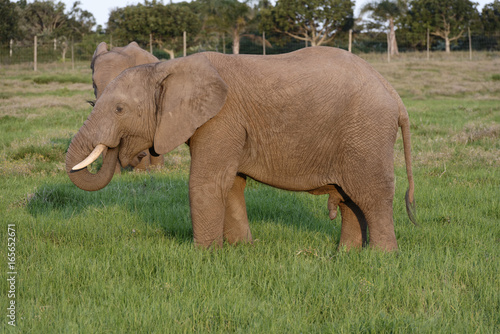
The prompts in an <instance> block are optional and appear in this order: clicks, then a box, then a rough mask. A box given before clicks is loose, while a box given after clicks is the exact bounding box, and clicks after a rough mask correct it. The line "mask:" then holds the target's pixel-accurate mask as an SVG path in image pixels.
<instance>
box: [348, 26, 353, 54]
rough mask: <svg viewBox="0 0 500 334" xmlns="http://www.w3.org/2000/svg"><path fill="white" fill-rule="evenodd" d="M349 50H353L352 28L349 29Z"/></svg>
mask: <svg viewBox="0 0 500 334" xmlns="http://www.w3.org/2000/svg"><path fill="white" fill-rule="evenodd" d="M348 49H349V52H352V29H349V48H348Z"/></svg>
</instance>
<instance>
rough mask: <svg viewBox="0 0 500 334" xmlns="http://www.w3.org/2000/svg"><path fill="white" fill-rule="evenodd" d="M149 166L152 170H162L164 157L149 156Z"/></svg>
mask: <svg viewBox="0 0 500 334" xmlns="http://www.w3.org/2000/svg"><path fill="white" fill-rule="evenodd" d="M149 159H150V165H151V166H152V167H154V168H162V167H163V166H164V165H165V157H164V156H163V155H160V156H158V157H154V156H152V155H151V156H150V158H149Z"/></svg>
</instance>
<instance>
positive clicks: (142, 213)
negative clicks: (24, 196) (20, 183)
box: [27, 173, 336, 242]
mask: <svg viewBox="0 0 500 334" xmlns="http://www.w3.org/2000/svg"><path fill="white" fill-rule="evenodd" d="M245 196H246V202H247V210H248V216H249V220H250V227H251V228H252V225H254V224H258V223H266V224H267V223H272V224H279V225H283V226H286V227H291V228H293V229H296V230H305V231H310V232H320V233H327V234H328V235H330V236H332V235H334V234H335V230H336V227H335V225H336V224H335V223H333V222H331V221H330V220H329V219H328V211H327V210H326V197H325V200H324V201H322V200H320V201H321V203H322V204H324V208H323V207H322V206H323V205H321V208H320V209H318V205H317V204H315V203H317V200H315V199H312V198H313V197H315V198H317V196H313V195H308V194H307V195H305V194H299V193H292V192H287V191H282V190H278V189H274V188H271V187H269V186H264V185H261V184H258V183H256V182H253V181H251V182H249V187H247V190H246V194H245ZM315 201H316V202H315ZM323 202H324V203H323ZM116 207H118V208H119V209H118V210H119V211H120V212H124V213H128V214H129V216H130V215H133V216H135V217H139V219H140V221H142V222H144V223H146V224H148V226H150V227H152V228H153V229H160V230H161V231H162V233H164V235H166V236H169V237H172V238H175V239H177V240H178V241H179V242H192V227H191V217H190V210H189V195H188V181H187V178H186V177H182V176H175V175H165V174H154V173H152V174H136V173H128V174H125V175H124V176H123V175H122V176H119V177H116V176H115V177H114V179H113V180H112V181H111V183H110V184H109V185H108V186H107V187H105V188H104V189H102V190H99V191H96V192H86V191H83V190H80V189H78V188H77V187H76V186H74V185H73V184H72V183H70V182H69V181H68V182H64V183H52V184H45V185H43V186H41V187H40V188H38V190H37V191H36V193H35V194H33V195H32V196H31V198H30V199H29V201H28V203H27V210H28V212H29V213H30V214H31V215H32V216H34V217H41V216H49V215H51V216H54V217H60V219H66V220H69V219H71V218H73V217H75V216H77V215H82V216H88V219H92V215H93V214H95V212H100V214H104V215H109V220H110V221H112V220H113V219H115V217H113V210H115V212H116ZM110 208H115V209H110ZM106 209H110V210H109V213H106ZM125 215H126V214H125Z"/></svg>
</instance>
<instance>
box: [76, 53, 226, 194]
mask: <svg viewBox="0 0 500 334" xmlns="http://www.w3.org/2000/svg"><path fill="white" fill-rule="evenodd" d="M226 95H227V86H226V84H225V82H224V81H223V80H222V78H221V77H220V76H219V73H218V72H217V70H216V69H215V68H214V67H213V66H212V64H211V63H210V61H209V60H208V59H207V58H206V57H205V56H204V55H203V54H196V55H192V56H189V57H185V58H180V59H175V60H170V61H168V62H160V63H156V64H147V65H142V66H137V67H134V68H131V69H128V70H125V71H123V72H122V73H121V74H120V75H119V76H118V77H117V78H116V79H114V80H113V81H111V82H110V83H109V84H108V85H107V86H106V88H105V90H104V92H103V93H102V95H101V96H100V97H99V99H98V100H97V102H96V104H95V106H94V109H93V111H92V113H91V114H90V116H89V117H88V119H87V120H86V121H85V122H84V124H83V126H82V127H81V128H80V130H79V131H78V133H77V134H76V135H75V137H74V138H73V140H72V141H71V144H70V146H69V148H68V152H67V155H66V171H67V173H68V175H69V177H70V179H71V181H72V182H73V183H74V184H75V185H76V186H78V187H79V188H81V189H84V190H89V191H93V190H99V189H101V188H103V187H105V186H106V185H107V184H108V183H109V181H110V180H111V178H112V177H113V171H114V166H115V165H116V162H117V159H118V160H119V161H120V163H121V165H122V166H127V165H128V164H129V163H130V162H131V161H132V160H133V159H134V157H135V156H137V154H139V153H140V152H141V151H143V150H146V149H148V148H151V147H154V150H155V151H156V152H157V153H158V154H165V153H167V152H169V151H171V150H173V149H174V148H175V147H177V146H179V145H180V144H182V143H184V142H186V141H187V140H188V139H189V138H190V137H191V136H192V135H193V133H194V132H195V131H196V129H197V128H199V127H200V126H202V125H203V124H204V123H205V122H207V121H208V120H210V119H211V118H212V117H214V116H215V115H216V114H217V113H218V112H219V111H220V110H221V108H222V107H223V105H224V103H225V100H226ZM104 150H108V153H107V154H106V156H105V158H104V162H103V165H102V167H101V169H100V170H99V171H98V172H97V173H96V174H92V173H90V172H89V171H88V169H87V167H86V166H88V165H89V164H91V163H92V162H93V161H94V160H95V159H97V157H98V156H99V155H100V153H101V152H102V151H104Z"/></svg>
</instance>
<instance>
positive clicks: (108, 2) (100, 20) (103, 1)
mask: <svg viewBox="0 0 500 334" xmlns="http://www.w3.org/2000/svg"><path fill="white" fill-rule="evenodd" d="M59 1H62V2H63V3H64V4H66V9H70V8H71V7H72V6H73V3H74V2H75V0H59ZM79 1H80V3H81V5H80V7H81V8H83V9H85V10H88V11H89V12H91V13H92V14H93V15H94V17H95V19H96V22H97V24H100V25H102V26H103V28H106V24H107V22H108V17H109V13H110V12H111V10H112V9H114V8H116V7H126V6H128V5H135V4H138V3H144V1H143V0H140V1H139V0H135V1H134V0H124V1H123V0H122V1H120V0H79ZM181 1H183V0H173V1H172V2H174V3H175V2H181ZM354 1H355V3H356V7H355V9H354V14H355V15H356V16H357V15H358V14H359V9H360V8H361V7H362V6H363V5H364V4H365V3H367V2H369V1H370V0H357V1H356V0H354ZM472 1H474V2H477V3H479V6H478V8H479V10H480V11H481V9H482V8H483V6H484V5H485V4H487V3H492V2H493V0H472ZM28 2H32V1H28ZM169 2H170V0H164V1H163V3H165V4H168V3H169Z"/></svg>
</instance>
